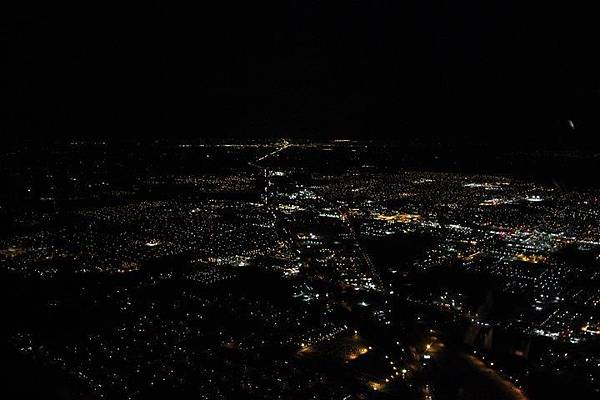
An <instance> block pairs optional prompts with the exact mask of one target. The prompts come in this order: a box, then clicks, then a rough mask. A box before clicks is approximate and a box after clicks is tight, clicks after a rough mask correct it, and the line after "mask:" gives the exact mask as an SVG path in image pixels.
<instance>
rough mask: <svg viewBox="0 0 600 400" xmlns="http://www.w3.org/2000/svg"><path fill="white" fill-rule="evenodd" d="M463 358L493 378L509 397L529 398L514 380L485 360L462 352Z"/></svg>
mask: <svg viewBox="0 0 600 400" xmlns="http://www.w3.org/2000/svg"><path fill="white" fill-rule="evenodd" d="M461 356H462V358H463V359H465V360H466V361H467V362H469V364H470V365H471V366H472V367H473V368H475V369H476V370H477V371H478V372H479V373H480V374H482V375H485V376H487V378H488V379H489V380H491V381H492V382H493V383H494V385H496V386H497V387H498V388H499V389H500V390H502V391H503V392H504V393H505V394H506V397H507V398H510V399H514V400H527V399H528V397H527V396H525V394H524V393H523V392H522V391H521V390H520V389H519V388H518V387H516V386H515V385H514V384H513V383H512V382H510V381H509V380H507V379H505V378H503V377H502V376H500V375H499V374H498V373H497V372H496V371H495V370H493V369H492V368H490V367H488V366H487V365H486V364H485V363H484V362H483V361H481V360H480V359H479V358H477V357H474V356H471V355H466V354H461Z"/></svg>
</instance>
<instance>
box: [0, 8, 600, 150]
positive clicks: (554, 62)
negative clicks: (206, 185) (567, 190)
mask: <svg viewBox="0 0 600 400" xmlns="http://www.w3.org/2000/svg"><path fill="white" fill-rule="evenodd" d="M8 15H9V17H10V18H9V22H8V23H7V24H6V26H5V28H4V29H3V30H2V32H1V33H0V34H1V36H2V41H3V42H5V43H6V44H7V45H8V46H7V50H8V51H7V53H8V62H7V67H8V68H7V71H8V72H7V73H5V74H3V77H2V81H3V82H2V85H3V87H5V88H6V89H7V90H5V91H3V92H4V97H5V100H6V104H7V106H6V107H4V108H3V110H2V111H1V125H0V129H1V132H2V135H3V136H8V137H10V138H11V139H9V140H17V141H18V140H19V138H25V137H27V138H30V139H34V140H36V139H42V138H56V139H61V138H106V139H121V138H139V139H154V138H163V137H167V136H169V137H172V136H175V137H182V138H195V137H217V136H223V135H224V136H229V137H244V136H258V137H279V136H291V137H311V138H332V137H351V138H379V139H386V138H390V139H394V140H405V139H406V140H409V141H413V140H417V141H419V140H424V141H436V140H441V141H442V142H446V143H452V142H458V143H462V142H465V143H467V142H475V143H481V144H492V145H493V144H496V143H504V144H505V145H508V146H510V145H515V146H520V145H523V143H526V144H528V145H532V144H533V145H539V146H542V147H543V146H556V145H562V144H566V145H569V146H572V147H576V148H577V147H581V148H585V149H587V148H588V146H589V145H590V144H591V143H593V139H594V136H595V134H596V132H597V131H598V128H599V127H600V118H599V117H598V109H599V106H600V76H599V74H598V71H600V62H599V58H598V55H597V52H596V51H595V49H596V48H597V45H598V43H597V42H598V40H597V38H598V37H600V32H599V30H600V29H599V27H598V24H597V23H596V22H595V21H594V20H593V13H589V12H587V10H585V9H584V8H583V7H581V6H575V5H571V6H569V7H563V8H559V7H558V6H553V5H544V6H543V7H542V8H539V7H534V6H533V5H531V6H529V5H524V4H522V2H517V1H512V0H511V1H497V0H494V1H491V2H486V3H485V4H481V3H480V2H476V1H461V2H453V3H452V4H446V3H444V2H440V1H410V2H402V3H398V2H392V1H355V2H351V3H345V4H343V5H333V4H331V3H329V2H317V1H282V2H277V4H275V5H266V4H262V5H257V4H255V3H252V4H245V5H241V6H240V5H238V4H219V5H217V4H210V5H208V6H191V7H189V8H177V7H175V6H172V5H168V4H167V3H166V2H162V1H156V2H152V3H139V4H132V3H127V4H122V3H119V2H111V1H109V2H105V3H102V4H101V5H89V4H81V3H79V2H73V1H67V2H61V3H60V4H54V3H53V4H49V3H42V2H40V4H38V5H36V6H23V5H14V6H13V9H12V10H9V12H8Z"/></svg>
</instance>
